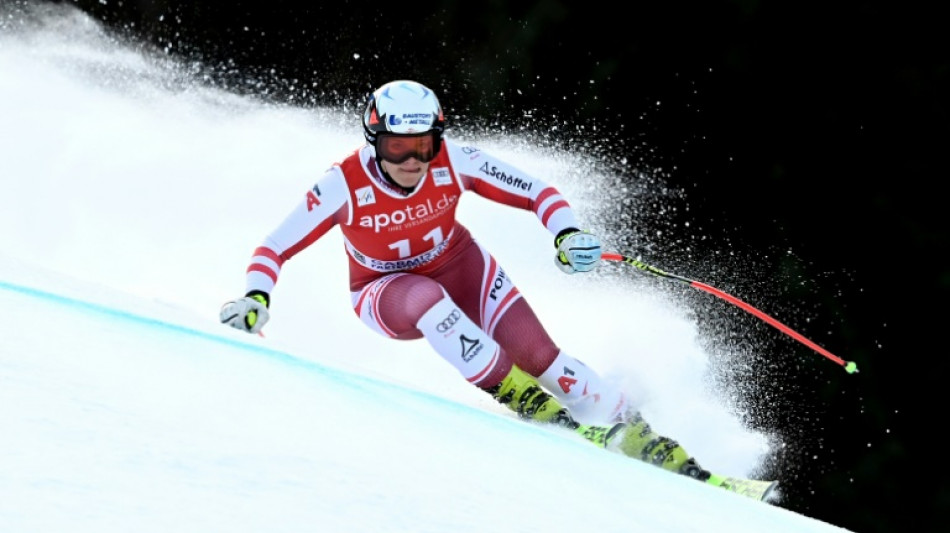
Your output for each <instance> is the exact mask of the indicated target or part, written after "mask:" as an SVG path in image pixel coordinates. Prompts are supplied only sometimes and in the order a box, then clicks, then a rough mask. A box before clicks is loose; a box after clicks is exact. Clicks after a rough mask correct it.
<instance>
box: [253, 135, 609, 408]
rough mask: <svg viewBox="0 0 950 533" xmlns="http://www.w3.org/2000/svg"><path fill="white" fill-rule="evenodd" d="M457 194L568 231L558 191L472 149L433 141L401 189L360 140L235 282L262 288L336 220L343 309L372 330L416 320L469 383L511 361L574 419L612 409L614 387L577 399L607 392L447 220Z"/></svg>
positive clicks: (391, 329) (409, 332)
mask: <svg viewBox="0 0 950 533" xmlns="http://www.w3.org/2000/svg"><path fill="white" fill-rule="evenodd" d="M466 191H472V192H475V193H476V194H479V195H481V196H483V197H485V198H488V199H490V200H494V201H496V202H499V203H502V204H505V205H509V206H512V207H516V208H519V209H526V210H530V211H533V212H534V213H535V214H536V215H537V216H538V219H539V220H540V222H541V223H542V224H543V225H544V226H545V227H546V228H547V229H548V230H549V231H550V232H551V234H552V235H557V234H558V233H559V232H560V231H561V230H563V229H565V228H570V227H577V226H578V223H577V221H576V219H575V217H574V213H573V211H572V210H571V207H570V205H568V203H567V201H566V200H565V199H564V197H563V196H561V194H560V193H559V192H558V191H557V189H555V188H554V187H552V186H551V185H549V184H547V183H545V182H544V181H542V180H540V179H538V178H535V177H533V176H530V175H528V174H526V173H524V172H523V171H521V170H519V169H517V168H514V167H512V166H511V165H509V164H507V163H506V162H504V161H502V160H500V159H497V158H495V157H492V156H491V155H489V154H487V153H486V152H484V151H482V150H479V149H477V148H473V147H468V146H459V145H457V144H455V143H453V142H451V141H450V140H448V139H446V140H443V146H442V149H441V150H440V151H439V155H438V156H436V158H435V159H433V160H432V162H431V163H430V166H429V172H428V173H427V174H426V175H425V176H424V177H423V178H422V181H421V182H420V183H419V184H418V185H417V186H416V187H415V190H413V191H412V192H411V193H410V194H408V195H404V194H403V192H402V191H400V190H398V189H397V188H396V187H394V186H393V185H391V184H390V183H389V182H387V181H386V180H385V179H384V178H383V176H382V175H381V173H380V169H379V166H378V164H377V161H376V158H375V154H374V150H373V148H372V147H371V146H364V147H363V148H361V149H359V150H357V151H356V152H354V153H353V154H352V155H350V156H349V157H347V158H346V159H344V160H343V161H342V162H341V163H339V164H336V165H334V166H333V167H332V168H331V169H330V170H329V171H327V173H326V174H325V175H324V176H323V177H322V178H321V179H320V180H319V181H318V182H317V183H316V185H314V186H313V188H312V189H310V190H308V191H307V192H306V194H305V195H304V198H303V199H302V200H301V202H300V203H299V204H298V205H297V207H296V208H295V209H294V210H293V211H292V212H291V213H290V214H289V215H288V216H287V218H286V219H285V220H284V221H283V223H282V224H280V226H278V227H277V229H275V230H274V231H273V232H271V234H270V235H269V236H268V237H267V238H266V239H265V241H264V243H263V244H262V245H261V246H260V247H259V248H258V249H257V250H256V251H255V252H254V257H253V259H252V262H251V265H250V266H249V267H248V269H247V285H246V287H245V288H246V290H247V292H253V291H260V292H263V293H268V294H270V293H271V292H272V291H273V289H274V285H275V284H276V283H277V279H278V276H279V275H280V270H281V267H282V266H283V264H284V262H285V261H287V260H288V259H290V258H291V257H293V256H294V255H296V254H297V253H298V252H300V251H302V250H303V249H304V248H306V247H307V246H309V245H310V244H312V243H313V242H314V241H316V240H317V239H319V238H320V237H321V236H323V235H324V234H326V233H327V232H328V231H329V230H330V229H331V228H333V227H334V226H339V227H340V230H341V231H342V232H343V238H344V243H345V246H346V253H347V255H348V257H349V270H350V290H351V291H352V299H353V308H354V310H355V311H356V313H357V314H358V315H359V317H360V318H361V319H362V320H363V322H365V323H366V324H367V325H368V326H369V327H371V328H372V329H374V330H376V331H377V332H379V333H381V334H383V335H387V336H389V337H393V338H396V339H417V338H420V337H422V336H423V332H422V331H420V327H417V324H418V323H420V322H422V323H424V324H425V325H424V326H421V327H422V328H426V327H427V326H428V327H429V328H431V329H434V330H435V334H434V335H431V336H428V337H427V339H428V340H429V342H430V343H431V344H432V346H433V348H435V350H436V351H437V352H439V354H440V355H441V356H442V357H444V358H445V359H446V360H448V361H449V362H450V363H452V364H453V365H455V367H456V368H457V369H458V370H459V372H461V373H462V375H463V376H464V377H465V378H466V379H468V380H469V381H470V382H472V383H473V384H475V385H478V386H480V387H482V388H489V387H491V386H493V385H495V384H497V383H498V382H499V381H500V380H501V378H502V377H504V376H505V375H506V374H507V373H508V371H509V370H510V369H511V365H512V363H515V364H517V365H518V366H519V367H521V369H522V370H524V371H526V372H528V373H529V374H531V375H532V376H535V377H539V378H541V379H540V381H541V384H542V385H545V384H547V385H552V384H553V385H554V386H553V387H549V390H551V391H552V392H553V393H555V394H556V395H557V396H558V397H559V398H561V399H562V401H564V402H565V403H566V404H568V405H573V406H574V409H573V410H572V412H573V413H574V414H575V417H577V418H579V419H583V418H584V417H583V415H584V414H586V413H585V411H588V410H589V409H582V405H583V406H584V407H586V405H585V403H597V404H601V403H602V402H603V403H607V404H609V408H608V409H606V411H607V413H608V416H611V415H617V414H618V413H620V411H621V409H622V408H623V396H622V395H621V394H620V393H619V392H614V393H613V394H612V395H609V396H610V397H608V398H604V397H601V398H596V397H594V396H591V397H590V398H589V400H595V399H596V400H599V401H597V402H579V400H581V399H582V397H584V396H585V394H584V391H585V389H586V391H587V395H586V396H590V395H591V394H600V395H606V394H605V391H604V389H605V388H606V387H604V386H598V387H596V388H595V387H594V386H595V385H598V384H599V383H600V379H599V378H598V377H597V376H596V375H595V374H594V373H593V372H591V371H590V370H588V369H587V367H586V366H584V365H582V364H580V363H579V362H578V361H576V360H575V359H574V358H572V357H570V356H568V355H567V354H564V353H562V352H561V351H560V350H558V348H557V346H556V345H555V344H554V342H553V341H552V340H551V338H550V337H549V336H548V334H547V332H546V331H545V330H544V328H543V326H542V325H541V324H540V322H539V321H538V319H537V318H536V316H535V314H534V312H533V311H532V310H531V307H530V306H529V305H528V302H527V301H526V300H525V299H524V297H523V296H522V295H521V293H519V292H518V289H517V288H516V287H515V286H514V284H513V283H512V281H511V278H510V277H509V276H508V274H507V273H506V272H505V270H504V269H502V267H501V265H499V264H498V262H497V261H496V260H495V258H494V257H492V256H491V254H489V253H488V252H487V251H486V250H485V249H484V248H483V247H482V246H481V245H480V244H478V242H477V241H475V240H474V239H473V238H472V235H471V234H470V233H469V231H468V229H466V228H465V226H463V225H462V224H461V223H460V222H459V221H458V220H456V218H455V210H456V208H457V207H458V202H459V198H460V197H461V195H462V193H464V192H466ZM456 308H458V309H460V310H461V312H462V313H464V314H465V315H466V316H467V317H468V318H470V319H471V323H470V324H465V323H463V322H456V323H455V324H449V326H455V327H456V331H455V334H453V335H444V333H445V332H443V331H442V329H444V328H445V325H444V324H448V322H447V321H453V320H459V319H461V316H457V315H458V312H457V311H455V309H456ZM466 326H467V327H466ZM463 339H464V340H463ZM565 371H567V372H571V373H572V374H569V375H565V374H564V372H565ZM559 380H560V381H559ZM577 383H579V385H576V384H577ZM585 384H586V387H585ZM594 407H595V406H593V405H592V406H591V409H590V410H596V411H602V410H603V409H594ZM596 407H601V406H600V405H597V406H596ZM588 418H589V417H588Z"/></svg>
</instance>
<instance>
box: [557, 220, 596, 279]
mask: <svg viewBox="0 0 950 533" xmlns="http://www.w3.org/2000/svg"><path fill="white" fill-rule="evenodd" d="M554 246H555V247H556V248H557V254H556V255H555V256H554V264H555V265H557V267H558V268H560V269H561V271H562V272H565V273H567V274H573V273H575V272H590V271H591V270H594V269H595V268H597V265H599V264H600V255H601V249H600V239H599V238H597V236H596V235H594V234H593V233H590V232H589V231H581V230H579V229H577V228H566V229H564V230H562V231H561V232H560V233H558V234H557V237H555V238H554Z"/></svg>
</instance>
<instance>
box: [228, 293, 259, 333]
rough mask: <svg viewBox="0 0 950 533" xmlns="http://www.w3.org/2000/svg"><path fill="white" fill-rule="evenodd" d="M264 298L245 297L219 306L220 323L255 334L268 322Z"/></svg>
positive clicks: (257, 296)
mask: <svg viewBox="0 0 950 533" xmlns="http://www.w3.org/2000/svg"><path fill="white" fill-rule="evenodd" d="M266 301H267V299H266V297H265V296H261V295H254V296H245V297H243V298H238V299H237V300H232V301H230V302H226V303H225V304H224V305H222V306H221V323H222V324H227V325H229V326H231V327H232V328H237V329H240V330H242V331H246V332H248V333H257V332H259V331H260V330H261V328H263V327H264V324H266V323H267V321H268V320H270V312H268V311H267V305H266V304H265V302H266Z"/></svg>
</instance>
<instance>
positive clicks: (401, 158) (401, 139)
mask: <svg viewBox="0 0 950 533" xmlns="http://www.w3.org/2000/svg"><path fill="white" fill-rule="evenodd" d="M437 142H438V141H436V132H434V131H427V132H425V133H417V134H415V135H393V134H391V133H380V134H378V135H377V136H376V155H378V156H379V157H380V158H381V159H385V160H386V161H389V162H390V163H393V164H396V165H399V164H402V163H404V162H406V161H407V160H408V159H409V158H410V157H415V158H416V159H417V160H419V162H421V163H428V162H429V161H432V159H433V158H435V156H436V154H438V153H439V146H438V144H437Z"/></svg>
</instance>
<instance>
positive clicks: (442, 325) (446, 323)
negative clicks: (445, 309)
mask: <svg viewBox="0 0 950 533" xmlns="http://www.w3.org/2000/svg"><path fill="white" fill-rule="evenodd" d="M461 318H462V313H461V312H460V311H459V310H458V309H453V310H452V312H451V313H449V316H447V317H445V318H444V319H443V320H442V322H439V325H438V326H436V327H435V329H436V331H438V332H439V333H445V332H446V331H448V330H450V329H452V326H454V325H455V323H456V322H458V321H459V320H461Z"/></svg>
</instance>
